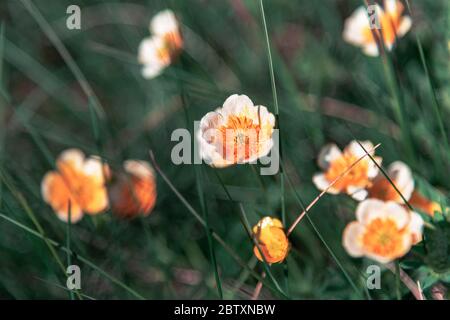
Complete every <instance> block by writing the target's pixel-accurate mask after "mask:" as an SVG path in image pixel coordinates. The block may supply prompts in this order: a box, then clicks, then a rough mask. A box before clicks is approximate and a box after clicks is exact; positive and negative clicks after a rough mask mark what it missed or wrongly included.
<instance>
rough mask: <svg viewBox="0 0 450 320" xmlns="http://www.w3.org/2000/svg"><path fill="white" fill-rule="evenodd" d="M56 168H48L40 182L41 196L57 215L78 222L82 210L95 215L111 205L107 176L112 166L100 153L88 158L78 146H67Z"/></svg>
mask: <svg viewBox="0 0 450 320" xmlns="http://www.w3.org/2000/svg"><path fill="white" fill-rule="evenodd" d="M56 167H57V171H50V172H48V173H47V174H46V175H45V176H44V178H43V180H42V183H41V192H42V197H43V199H44V201H45V202H47V203H48V204H49V205H50V206H51V207H52V209H53V210H54V211H55V213H56V214H57V216H58V217H59V218H60V219H61V220H63V221H68V219H69V202H70V215H71V222H74V223H75V222H77V221H79V220H80V219H81V218H82V217H83V213H87V214H91V215H95V214H98V213H100V212H102V211H104V210H105V209H106V208H107V207H108V195H107V191H106V187H105V177H107V176H108V171H109V168H108V166H107V165H106V164H103V163H102V161H101V159H100V158H98V157H90V158H87V159H86V158H85V156H84V154H83V152H81V151H80V150H78V149H68V150H66V151H64V152H62V153H61V155H60V156H59V157H58V159H57V161H56Z"/></svg>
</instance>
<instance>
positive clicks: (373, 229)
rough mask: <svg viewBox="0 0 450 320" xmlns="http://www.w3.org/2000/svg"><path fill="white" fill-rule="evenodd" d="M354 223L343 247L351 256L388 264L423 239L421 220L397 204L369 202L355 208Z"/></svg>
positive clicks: (375, 200)
mask: <svg viewBox="0 0 450 320" xmlns="http://www.w3.org/2000/svg"><path fill="white" fill-rule="evenodd" d="M356 218H357V221H353V222H351V223H349V224H348V225H347V227H346V228H345V230H344V233H343V240H342V243H343V246H344V248H345V249H346V250H347V252H348V253H349V254H350V255H351V256H353V257H362V256H366V257H369V258H371V259H374V260H376V261H378V262H380V263H388V262H390V261H392V260H394V259H397V258H400V257H402V256H404V255H405V254H406V253H407V252H408V251H409V250H410V249H411V246H413V245H414V244H416V243H418V242H420V241H421V240H422V228H423V220H422V218H421V217H420V215H419V214H417V213H416V212H413V211H408V210H407V209H406V208H404V207H403V206H401V205H399V204H398V203H396V202H393V201H388V202H384V201H381V200H377V199H368V200H365V201H363V202H361V203H360V204H359V205H358V207H357V209H356Z"/></svg>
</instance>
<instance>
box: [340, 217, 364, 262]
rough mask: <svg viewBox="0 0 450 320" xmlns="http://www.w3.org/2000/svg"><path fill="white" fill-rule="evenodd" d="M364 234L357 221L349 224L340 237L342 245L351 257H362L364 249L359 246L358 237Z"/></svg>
mask: <svg viewBox="0 0 450 320" xmlns="http://www.w3.org/2000/svg"><path fill="white" fill-rule="evenodd" d="M363 232H364V227H363V226H362V225H361V224H360V223H359V222H357V221H353V222H351V223H349V224H348V225H347V226H346V227H345V229H344V232H343V235H342V245H343V247H344V248H345V250H346V251H347V252H348V254H349V255H351V256H352V257H361V256H363V255H364V249H363V247H362V246H361V240H360V237H361V235H362V233H363Z"/></svg>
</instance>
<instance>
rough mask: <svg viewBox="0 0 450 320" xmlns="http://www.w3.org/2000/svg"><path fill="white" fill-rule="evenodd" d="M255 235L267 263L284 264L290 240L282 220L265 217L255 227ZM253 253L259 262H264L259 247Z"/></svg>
mask: <svg viewBox="0 0 450 320" xmlns="http://www.w3.org/2000/svg"><path fill="white" fill-rule="evenodd" d="M253 234H254V235H255V237H256V241H257V242H258V245H259V249H261V252H262V253H263V255H264V258H265V260H266V262H267V263H278V262H282V261H283V260H284V259H285V258H286V256H287V254H288V252H289V240H288V238H287V236H286V234H285V232H284V230H283V225H282V223H281V221H280V220H278V219H276V218H271V217H264V218H263V219H261V220H260V221H259V222H258V224H257V225H255V226H254V227H253ZM253 252H254V254H255V256H256V257H257V258H258V260H260V261H264V260H263V258H262V257H261V254H260V253H259V250H258V247H257V246H255V247H254V248H253Z"/></svg>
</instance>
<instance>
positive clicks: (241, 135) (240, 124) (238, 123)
mask: <svg viewBox="0 0 450 320" xmlns="http://www.w3.org/2000/svg"><path fill="white" fill-rule="evenodd" d="M274 126H275V117H274V115H273V114H272V113H270V112H269V111H268V110H267V108H266V107H264V106H255V105H253V102H252V100H250V99H249V97H247V96H246V95H237V94H234V95H232V96H230V97H229V98H228V99H227V100H225V102H224V104H223V107H222V108H218V109H216V110H215V111H213V112H209V113H207V114H206V115H205V116H204V117H203V118H202V120H201V122H200V127H199V130H198V132H197V140H198V142H199V149H200V156H201V157H202V158H203V159H204V160H205V162H206V163H207V164H209V165H210V166H212V167H216V168H221V167H227V166H230V165H233V164H237V163H249V162H253V161H256V160H257V159H258V158H260V157H263V156H266V155H267V154H268V153H269V151H270V149H271V148H272V146H273V140H272V133H273V130H274Z"/></svg>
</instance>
